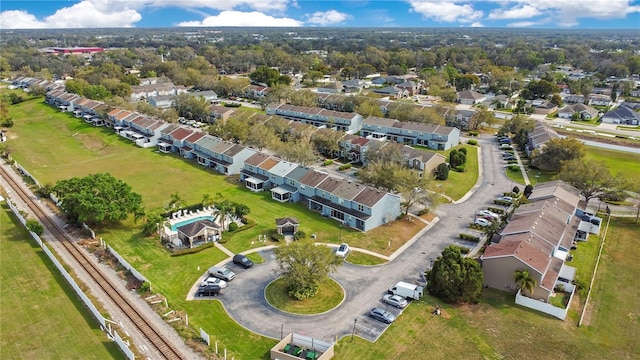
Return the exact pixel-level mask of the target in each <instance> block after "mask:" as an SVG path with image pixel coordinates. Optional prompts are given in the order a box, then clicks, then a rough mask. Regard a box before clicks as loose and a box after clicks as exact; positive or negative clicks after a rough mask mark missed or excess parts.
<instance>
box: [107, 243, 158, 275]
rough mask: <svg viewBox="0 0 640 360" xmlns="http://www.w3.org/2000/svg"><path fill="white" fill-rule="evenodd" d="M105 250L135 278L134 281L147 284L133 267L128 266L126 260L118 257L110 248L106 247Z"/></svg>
mask: <svg viewBox="0 0 640 360" xmlns="http://www.w3.org/2000/svg"><path fill="white" fill-rule="evenodd" d="M107 250H108V251H109V252H110V253H111V255H113V256H115V258H116V259H118V262H119V263H120V265H122V266H124V267H125V269H127V270H129V271H130V272H131V274H132V275H133V276H135V277H136V279H138V280H140V281H146V282H149V281H148V280H147V278H145V277H144V276H142V274H140V273H139V272H138V270H136V269H135V268H134V267H133V266H131V264H129V263H128V262H127V260H125V259H124V258H123V257H122V256H120V254H118V253H117V252H116V251H115V250H114V249H113V248H112V247H111V246H109V245H107Z"/></svg>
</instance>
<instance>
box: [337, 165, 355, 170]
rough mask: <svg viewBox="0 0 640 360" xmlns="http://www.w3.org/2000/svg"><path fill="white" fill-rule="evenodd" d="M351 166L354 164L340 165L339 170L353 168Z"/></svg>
mask: <svg viewBox="0 0 640 360" xmlns="http://www.w3.org/2000/svg"><path fill="white" fill-rule="evenodd" d="M351 166H352V165H351V164H344V165H342V166H340V167H339V168H338V170H347V169H351Z"/></svg>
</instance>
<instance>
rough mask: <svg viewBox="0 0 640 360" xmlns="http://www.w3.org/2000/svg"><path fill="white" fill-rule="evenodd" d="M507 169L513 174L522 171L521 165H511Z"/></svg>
mask: <svg viewBox="0 0 640 360" xmlns="http://www.w3.org/2000/svg"><path fill="white" fill-rule="evenodd" d="M507 169H509V171H512V172H518V171H520V166H519V165H515V164H511V165H509V166H508V167H507Z"/></svg>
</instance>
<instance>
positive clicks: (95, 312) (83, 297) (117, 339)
mask: <svg viewBox="0 0 640 360" xmlns="http://www.w3.org/2000/svg"><path fill="white" fill-rule="evenodd" d="M6 201H7V204H8V205H9V208H10V209H11V211H12V212H13V214H14V215H15V216H16V217H17V218H18V220H19V221H20V223H22V225H23V226H25V227H26V223H27V221H26V219H25V218H24V217H23V216H22V215H21V214H20V211H19V210H18V209H17V208H16V207H15V205H14V204H13V203H12V202H11V200H10V199H7V200H6ZM29 234H30V235H31V237H32V238H33V239H34V240H35V241H36V242H37V243H38V245H40V247H41V248H42V251H44V253H45V254H47V256H48V257H49V260H51V262H52V263H53V264H54V265H55V267H56V268H57V269H58V271H60V273H61V274H62V276H64V278H65V279H66V280H67V282H68V283H69V285H70V286H71V287H72V288H73V290H74V291H75V293H76V294H77V295H78V297H79V298H80V299H81V300H82V302H83V303H84V305H85V306H86V307H87V308H88V309H89V311H90V312H91V314H93V316H94V317H95V318H96V320H98V322H99V323H100V325H101V326H102V329H104V330H105V331H107V332H108V330H107V324H106V320H105V318H104V316H102V314H100V311H98V308H96V307H95V305H93V303H92V302H91V300H90V299H89V298H88V297H87V295H86V294H85V293H84V291H82V289H80V287H79V286H78V284H77V283H76V281H75V280H74V279H73V278H72V277H71V275H70V274H69V273H68V272H67V270H66V269H65V268H64V267H63V266H62V264H61V263H60V262H59V261H58V259H57V258H56V257H55V256H54V254H53V253H52V252H51V250H49V248H48V247H47V245H46V244H45V243H44V242H43V241H42V239H40V237H39V236H38V235H37V234H36V233H34V232H31V231H29ZM109 328H110V327H109ZM114 333H115V336H113V339H114V341H115V342H116V343H117V344H118V345H119V346H120V350H122V352H123V353H124V354H125V355H126V356H127V357H128V358H129V359H133V358H134V356H133V352H132V351H131V349H130V348H129V346H128V345H127V344H126V343H125V342H124V341H123V340H122V339H121V338H120V335H118V334H117V333H116V332H115V331H114Z"/></svg>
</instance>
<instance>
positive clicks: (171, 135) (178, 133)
mask: <svg viewBox="0 0 640 360" xmlns="http://www.w3.org/2000/svg"><path fill="white" fill-rule="evenodd" d="M197 132H198V131H197V130H195V129H193V128H190V127H187V126H183V125H178V126H177V127H175V128H174V129H173V130H171V131H170V130H169V129H168V128H165V131H164V133H163V134H162V135H160V140H158V146H159V147H160V146H161V145H162V149H159V150H160V151H162V152H167V153H168V152H178V153H179V152H180V149H182V148H183V147H184V146H185V143H184V141H185V139H186V138H188V137H189V136H191V135H192V134H194V133H197ZM181 155H182V156H184V155H183V154H182V153H181Z"/></svg>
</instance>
